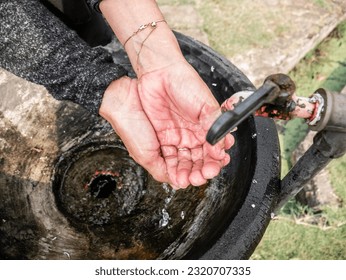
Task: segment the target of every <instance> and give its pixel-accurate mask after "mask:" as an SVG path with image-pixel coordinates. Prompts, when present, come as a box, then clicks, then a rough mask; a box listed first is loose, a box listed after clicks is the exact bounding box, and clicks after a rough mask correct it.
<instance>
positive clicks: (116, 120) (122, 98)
mask: <svg viewBox="0 0 346 280" xmlns="http://www.w3.org/2000/svg"><path fill="white" fill-rule="evenodd" d="M99 113H100V115H101V116H102V117H103V118H105V119H106V120H107V121H108V122H109V123H110V124H111V125H112V127H113V129H114V130H115V132H116V133H117V134H118V135H119V137H120V138H121V139H122V141H123V143H124V145H125V146H126V148H127V150H128V152H129V154H130V156H132V158H133V159H134V160H135V161H136V162H137V163H138V164H140V165H141V166H143V167H144V168H145V169H146V170H147V171H148V172H149V173H150V174H151V175H152V176H153V177H154V179H155V180H157V181H160V182H168V183H170V181H169V177H168V175H167V167H166V163H165V161H164V159H163V158H162V156H161V147H160V144H159V142H158V139H157V137H156V132H155V130H154V128H153V126H152V125H151V123H150V121H149V120H148V118H147V116H146V114H145V112H144V111H143V108H142V105H141V101H140V100H139V96H138V87H137V80H133V79H130V78H128V77H123V78H121V79H119V80H116V81H113V82H112V83H111V84H110V85H109V86H108V88H107V90H106V91H105V93H104V96H103V99H102V104H101V107H100V110H99Z"/></svg>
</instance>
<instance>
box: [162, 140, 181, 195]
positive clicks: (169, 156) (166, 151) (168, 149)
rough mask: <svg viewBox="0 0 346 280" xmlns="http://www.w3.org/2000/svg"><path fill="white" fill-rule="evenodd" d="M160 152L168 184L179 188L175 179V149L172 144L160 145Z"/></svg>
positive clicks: (176, 158)
mask: <svg viewBox="0 0 346 280" xmlns="http://www.w3.org/2000/svg"><path fill="white" fill-rule="evenodd" d="M161 152H162V156H163V158H164V160H165V164H166V168H167V174H168V177H169V181H170V184H171V186H172V187H173V188H174V189H179V183H178V181H177V166H178V152H177V149H176V147H174V146H162V147H161Z"/></svg>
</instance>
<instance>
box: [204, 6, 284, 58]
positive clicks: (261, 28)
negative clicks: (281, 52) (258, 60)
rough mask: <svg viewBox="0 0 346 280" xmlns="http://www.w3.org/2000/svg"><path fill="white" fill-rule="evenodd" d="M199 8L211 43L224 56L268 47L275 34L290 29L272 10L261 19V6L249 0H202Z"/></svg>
mask: <svg viewBox="0 0 346 280" xmlns="http://www.w3.org/2000/svg"><path fill="white" fill-rule="evenodd" d="M198 9H199V12H200V14H201V15H202V17H203V19H204V31H205V32H206V33H207V34H208V37H209V42H210V45H211V46H212V47H213V48H214V49H215V50H216V51H218V52H219V53H221V54H223V55H225V56H226V57H230V56H233V55H235V54H237V53H240V52H241V51H243V50H246V49H250V48H252V47H256V46H261V47H266V46H269V45H270V42H271V41H272V40H273V39H274V38H275V36H277V35H278V34H280V33H282V32H283V31H285V30H286V29H287V28H289V27H288V26H284V25H282V24H280V21H279V16H278V15H277V14H276V13H274V12H269V11H268V10H267V12H266V17H265V18H264V17H263V16H262V14H261V13H260V12H258V11H259V10H261V9H263V5H262V4H261V3H254V2H253V1H251V0H234V1H229V0H214V1H201V4H200V5H199V7H198ZM274 22H277V24H276V25H273V23H274ZM249 34H251V36H249Z"/></svg>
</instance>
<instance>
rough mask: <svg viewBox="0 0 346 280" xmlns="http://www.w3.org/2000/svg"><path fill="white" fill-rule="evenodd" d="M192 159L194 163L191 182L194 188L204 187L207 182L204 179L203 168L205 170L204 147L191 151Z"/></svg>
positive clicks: (190, 177)
mask: <svg viewBox="0 0 346 280" xmlns="http://www.w3.org/2000/svg"><path fill="white" fill-rule="evenodd" d="M191 159H192V162H193V165H192V169H191V174H190V176H189V180H190V183H191V185H193V186H201V185H204V184H205V183H206V182H207V180H206V179H205V178H204V177H203V174H202V168H203V149H202V147H199V148H195V149H192V150H191Z"/></svg>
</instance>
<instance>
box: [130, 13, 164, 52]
mask: <svg viewBox="0 0 346 280" xmlns="http://www.w3.org/2000/svg"><path fill="white" fill-rule="evenodd" d="M159 22H166V20H164V19H160V20H155V21H152V22H149V23H146V24H142V25H141V26H140V27H139V28H138V29H137V30H136V31H135V32H133V33H132V35H131V36H130V37H128V38H127V39H126V40H125V42H124V48H125V45H126V43H127V42H128V41H129V40H130V39H131V38H132V37H134V36H136V35H137V34H138V33H139V32H141V31H142V30H144V29H146V28H147V27H149V26H150V27H151V28H153V29H155V28H156V26H157V24H158V23H159ZM150 33H151V32H150Z"/></svg>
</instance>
